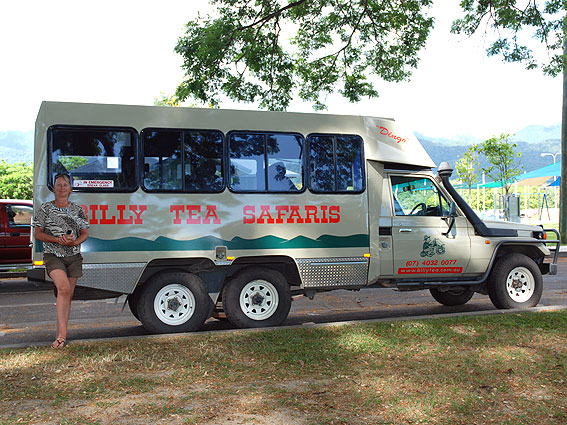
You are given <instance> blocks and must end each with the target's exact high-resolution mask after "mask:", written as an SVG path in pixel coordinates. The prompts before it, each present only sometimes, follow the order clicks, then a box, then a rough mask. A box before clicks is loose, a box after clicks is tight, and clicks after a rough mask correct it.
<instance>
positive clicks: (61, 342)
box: [51, 337, 66, 348]
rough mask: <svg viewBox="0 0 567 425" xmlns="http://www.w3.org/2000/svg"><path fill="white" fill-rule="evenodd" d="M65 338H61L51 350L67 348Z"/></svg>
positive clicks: (54, 343) (52, 345)
mask: <svg viewBox="0 0 567 425" xmlns="http://www.w3.org/2000/svg"><path fill="white" fill-rule="evenodd" d="M65 342H66V341H65V338H62V337H59V338H57V339H56V340H55V341H53V343H52V344H51V348H63V347H65Z"/></svg>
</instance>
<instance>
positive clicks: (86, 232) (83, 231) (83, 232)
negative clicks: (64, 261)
mask: <svg viewBox="0 0 567 425" xmlns="http://www.w3.org/2000/svg"><path fill="white" fill-rule="evenodd" d="M88 237H89V229H81V233H79V237H78V238H77V239H75V240H73V241H71V242H70V243H69V245H71V246H77V245H80V244H82V243H83V242H84V241H86V240H87V238H88Z"/></svg>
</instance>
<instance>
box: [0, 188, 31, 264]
mask: <svg viewBox="0 0 567 425" xmlns="http://www.w3.org/2000/svg"><path fill="white" fill-rule="evenodd" d="M32 217H33V202H32V201H21V200H15V199H0V267H2V268H4V267H5V266H7V265H10V266H11V265H30V264H31V261H32V260H31V246H30V223H31V219H32Z"/></svg>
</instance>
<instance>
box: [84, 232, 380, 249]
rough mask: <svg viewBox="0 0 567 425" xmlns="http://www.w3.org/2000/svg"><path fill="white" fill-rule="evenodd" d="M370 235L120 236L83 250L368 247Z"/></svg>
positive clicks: (89, 241) (92, 241)
mask: <svg viewBox="0 0 567 425" xmlns="http://www.w3.org/2000/svg"><path fill="white" fill-rule="evenodd" d="M369 245H370V238H369V236H368V235H365V234H360V235H350V236H331V235H322V236H320V237H318V238H317V239H311V238H307V237H305V236H297V237H295V238H293V239H289V240H287V239H282V238H279V237H277V236H273V235H268V236H263V237H261V238H256V239H244V238H241V237H235V238H233V239H232V240H230V241H226V240H224V239H220V238H217V237H214V236H205V237H202V238H198V239H193V240H186V241H181V240H176V239H170V238H166V237H163V236H160V237H158V238H157V239H156V240H154V241H151V240H148V239H142V238H135V237H128V238H121V239H112V240H107V239H99V238H94V237H89V238H88V239H87V241H86V242H85V243H84V244H83V249H84V251H89V252H110V251H208V250H214V249H215V248H216V247H217V246H226V247H227V248H228V249H242V250H245V249H296V248H368V246H369Z"/></svg>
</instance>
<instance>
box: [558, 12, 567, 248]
mask: <svg viewBox="0 0 567 425" xmlns="http://www.w3.org/2000/svg"><path fill="white" fill-rule="evenodd" d="M564 12H565V13H566V14H567V10H565V11H564ZM565 155H567V16H564V17H563V109H562V112H561V182H560V184H559V186H560V199H559V232H560V233H561V243H562V244H566V243H567V157H566V156H565Z"/></svg>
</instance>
